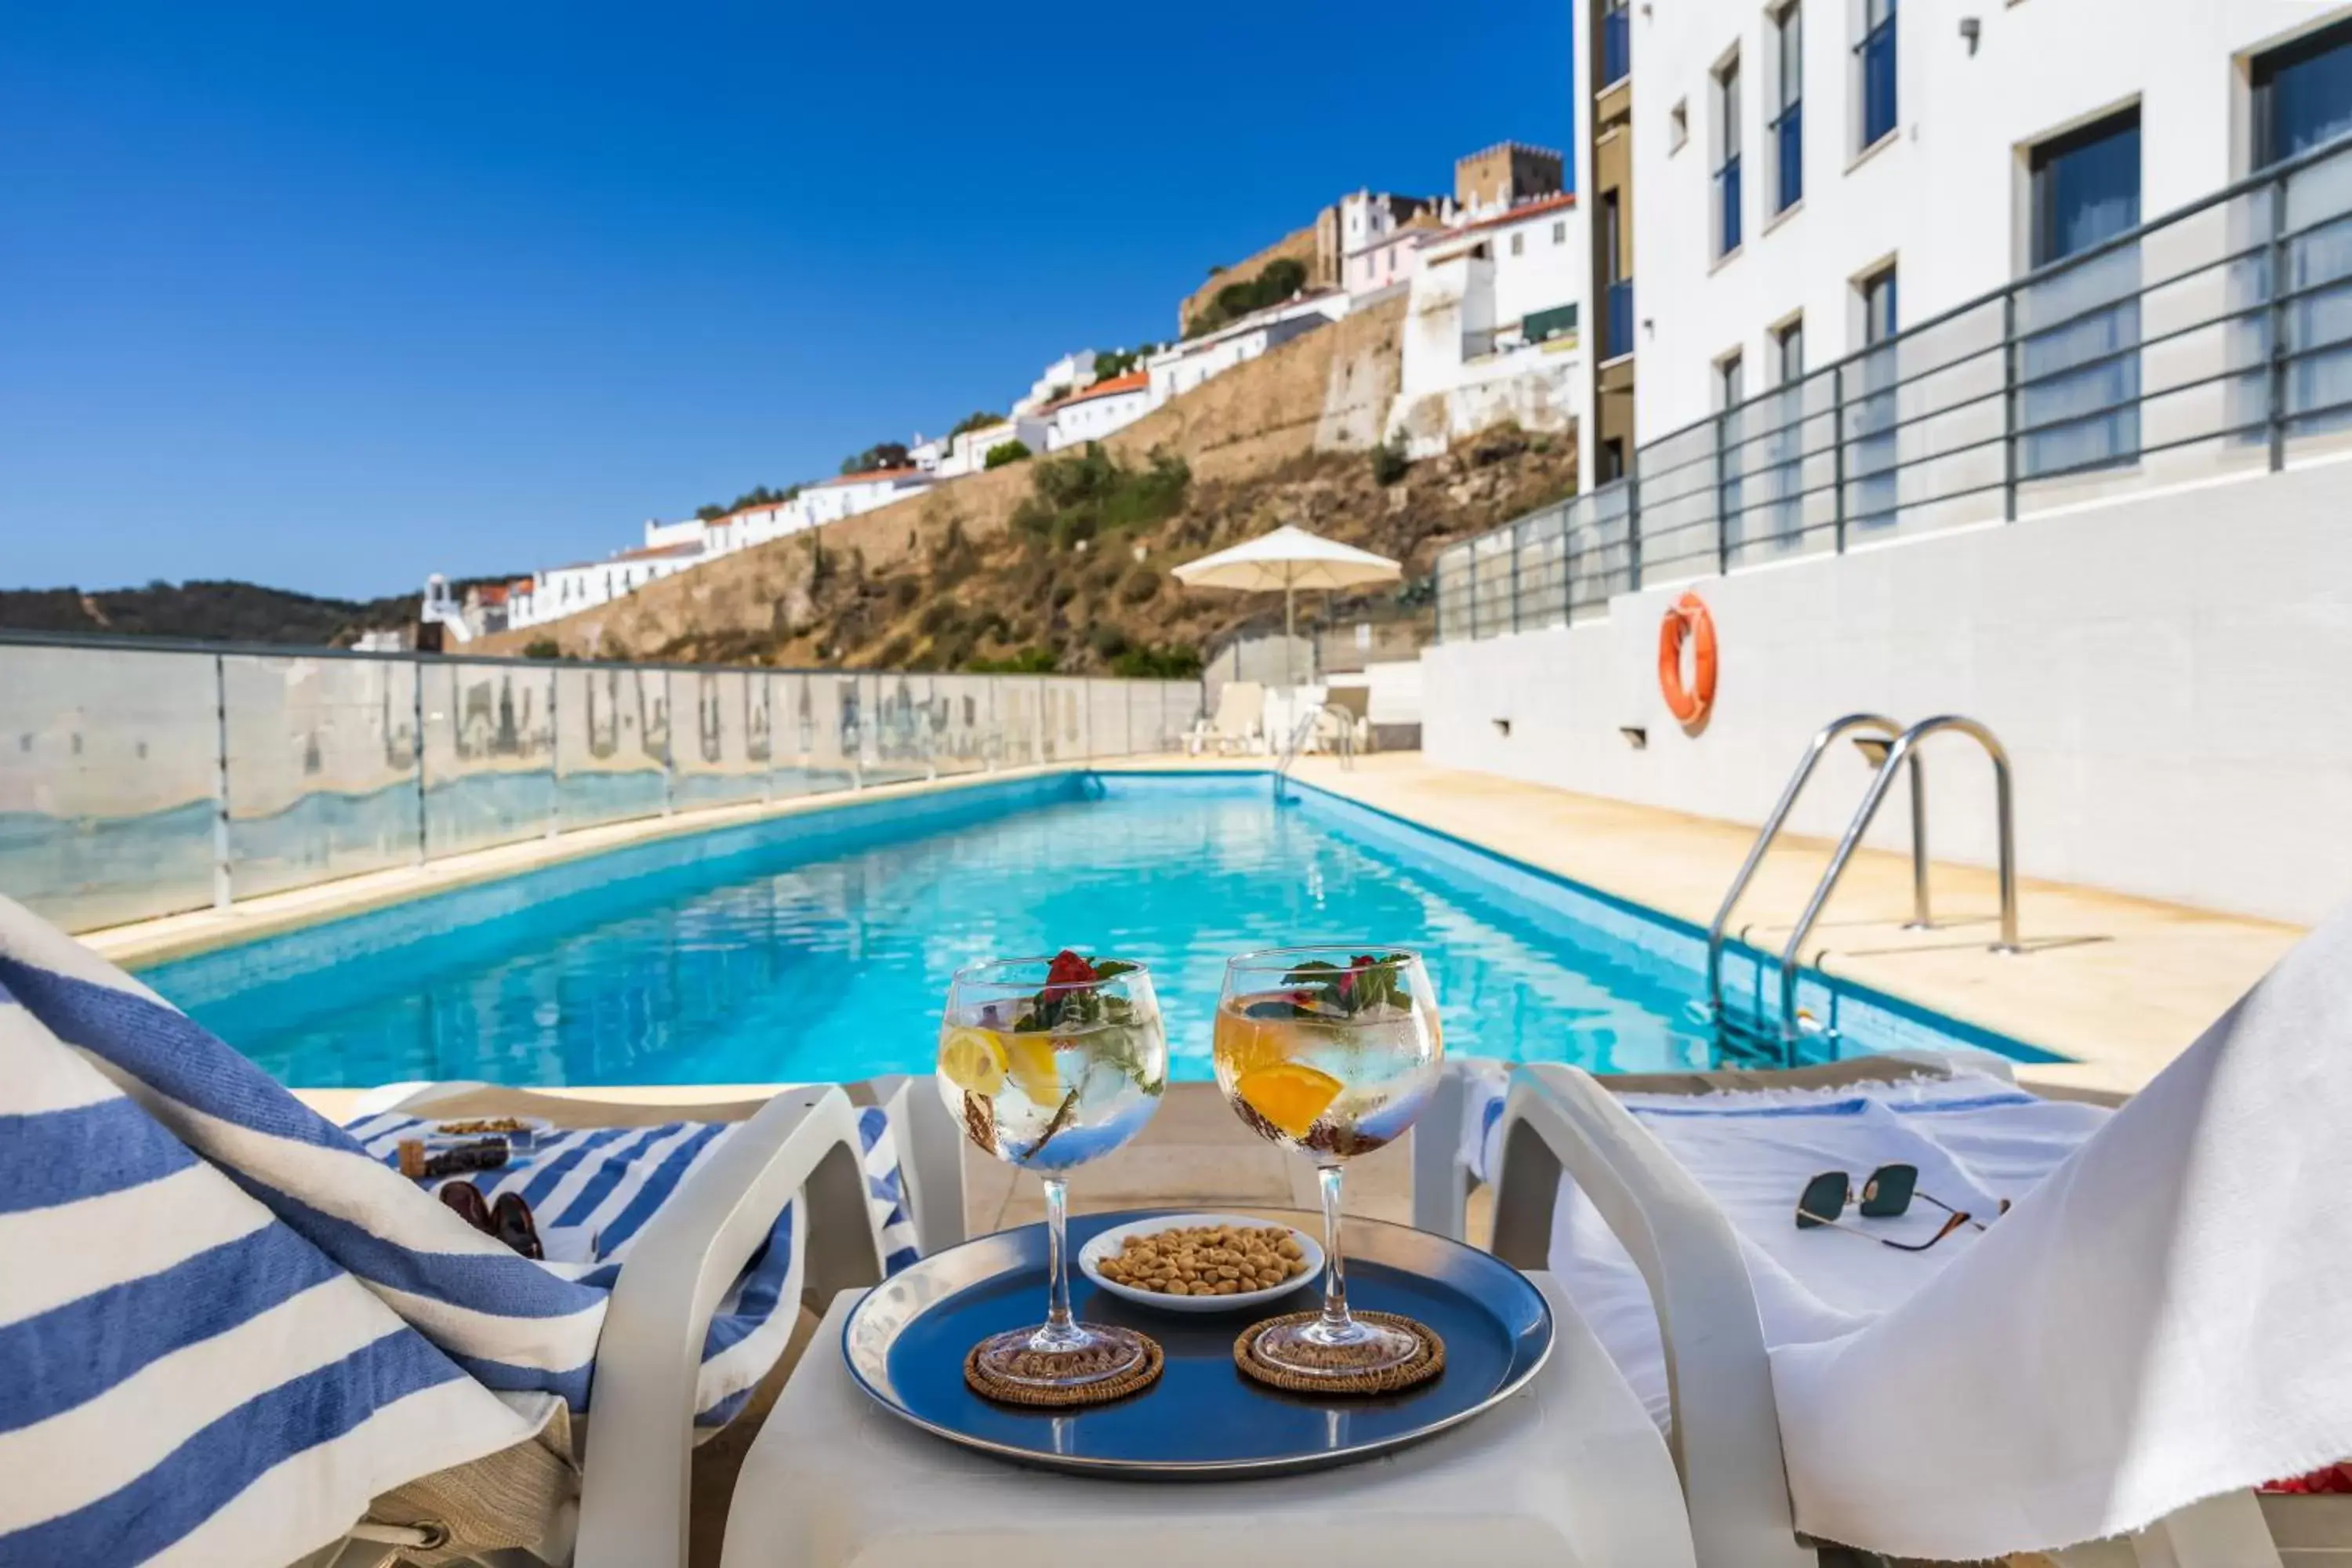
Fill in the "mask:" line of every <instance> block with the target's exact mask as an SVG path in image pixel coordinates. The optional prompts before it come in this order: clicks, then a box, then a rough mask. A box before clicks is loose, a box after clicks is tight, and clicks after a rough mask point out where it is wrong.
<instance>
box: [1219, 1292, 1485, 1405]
mask: <svg viewBox="0 0 2352 1568" xmlns="http://www.w3.org/2000/svg"><path fill="white" fill-rule="evenodd" d="M1322 1315H1323V1314H1322V1313H1320V1312H1292V1313H1290V1314H1288V1315H1287V1316H1286V1317H1280V1318H1268V1319H1266V1320H1265V1321H1264V1322H1262V1323H1252V1324H1251V1325H1250V1326H1249V1327H1248V1328H1246V1329H1244V1330H1243V1331H1242V1335H1241V1338H1239V1339H1237V1340H1235V1341H1234V1365H1235V1366H1237V1367H1239V1368H1241V1370H1242V1374H1243V1375H1244V1376H1245V1377H1248V1378H1250V1379H1252V1380H1254V1381H1255V1382H1258V1383H1263V1384H1265V1385H1266V1386H1267V1387H1268V1388H1279V1389H1281V1390H1282V1391H1283V1392H1285V1393H1286V1394H1402V1393H1403V1392H1404V1391H1405V1390H1406V1389H1408V1388H1418V1387H1420V1386H1421V1385H1422V1384H1424V1383H1427V1382H1428V1381H1429V1380H1430V1379H1431V1378H1433V1377H1435V1376H1436V1375H1437V1374H1438V1373H1441V1372H1444V1370H1445V1342H1444V1340H1442V1339H1439V1338H1438V1337H1437V1331H1436V1330H1434V1329H1433V1328H1431V1327H1430V1326H1429V1325H1428V1324H1427V1323H1423V1322H1418V1321H1414V1320H1413V1319H1412V1318H1407V1317H1401V1316H1399V1315H1398V1314H1397V1313H1394V1312H1358V1313H1357V1314H1356V1316H1357V1317H1358V1318H1359V1319H1360V1320H1361V1321H1364V1322H1367V1323H1378V1324H1380V1325H1381V1327H1382V1328H1384V1329H1396V1330H1399V1331H1402V1332H1404V1333H1408V1334H1411V1335H1412V1336H1413V1338H1415V1339H1417V1340H1419V1341H1420V1342H1421V1353H1420V1354H1418V1355H1416V1356H1414V1357H1413V1358H1412V1360H1411V1361H1409V1362H1406V1363H1404V1364H1403V1365H1402V1366H1391V1367H1387V1368H1384V1369H1382V1370H1381V1371H1378V1372H1355V1373H1351V1372H1349V1371H1347V1370H1346V1368H1345V1363H1338V1364H1336V1365H1335V1366H1334V1368H1333V1370H1332V1371H1331V1372H1330V1373H1325V1374H1324V1375H1322V1376H1320V1377H1303V1376H1301V1375H1300V1374H1298V1373H1295V1372H1291V1371H1288V1370H1286V1368H1283V1367H1278V1366H1273V1365H1269V1364H1268V1363H1265V1362H1264V1361H1262V1360H1260V1359H1259V1358H1258V1354H1257V1341H1258V1336H1259V1335H1260V1334H1263V1333H1265V1331H1267V1330H1268V1329H1277V1328H1280V1327H1282V1326H1283V1325H1284V1324H1286V1323H1307V1322H1312V1321H1315V1320H1316V1319H1317V1318H1319V1317H1321V1316H1322Z"/></svg>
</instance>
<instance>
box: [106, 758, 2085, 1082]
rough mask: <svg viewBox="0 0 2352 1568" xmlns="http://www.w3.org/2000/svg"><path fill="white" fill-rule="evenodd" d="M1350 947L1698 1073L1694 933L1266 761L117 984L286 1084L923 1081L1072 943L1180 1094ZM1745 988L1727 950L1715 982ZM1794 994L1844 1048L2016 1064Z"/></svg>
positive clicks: (787, 823)
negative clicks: (971, 1027) (1123, 992)
mask: <svg viewBox="0 0 2352 1568" xmlns="http://www.w3.org/2000/svg"><path fill="white" fill-rule="evenodd" d="M1350 941H1362V942H1377V943H1380V944H1383V945H1396V946H1410V947H1416V948H1419V949H1421V950H1423V952H1425V953H1426V954H1428V956H1429V959H1430V968H1431V973H1432V977H1433V980H1434V981H1435V983H1436V985H1437V989H1438V994H1439V997H1440V999H1441V1003H1442V1005H1443V1009H1444V1021H1445V1032H1446V1044H1447V1047H1448V1048H1449V1050H1453V1051H1455V1052H1462V1053H1470V1054H1475V1055H1480V1056H1488V1057H1496V1058H1503V1059H1505V1060H1511V1061H1519V1060H1549V1061H1570V1062H1575V1063H1577V1064H1579V1065H1581V1066H1585V1067H1589V1068H1592V1069H1594V1070H1596V1071H1647V1070H1658V1069H1663V1068H1686V1067H1705V1066H1709V1065H1712V1051H1711V1041H1712V1036H1711V1033H1710V1031H1708V1030H1707V1029H1706V1027H1705V1026H1703V1025H1701V1024H1700V1023H1699V1022H1698V1021H1697V1019H1696V1014H1695V1013H1694V1011H1693V1010H1692V1008H1691V1005H1690V1004H1691V1001H1692V999H1693V998H1694V997H1695V996H1696V994H1697V992H1698V986H1699V973H1698V967H1697V965H1698V961H1699V955H1700V953H1701V952H1703V939H1702V938H1701V936H1700V934H1699V933H1697V932H1696V931H1693V930H1692V929H1691V928H1689V927H1688V926H1686V925H1684V924H1682V923H1680V922H1676V921H1667V920H1664V919H1663V918H1662V917H1658V916H1655V915H1652V914H1649V913H1648V912H1646V911H1643V910H1638V909H1636V908H1634V907H1633V906H1631V905H1627V904H1623V903H1622V902H1620V901H1618V900H1609V899H1606V898H1603V897H1601V895H1598V894H1596V893H1593V892H1591V891H1590V890H1589V889H1580V888H1577V887H1576V886H1575V885H1573V884H1570V883H1567V882H1564V881H1562V880H1560V879H1557V878H1551V877H1549V876H1547V875H1545V874H1543V873H1539V872H1536V871H1533V870H1531V869H1529V868H1526V867H1523V866H1519V865H1517V863H1515V862H1511V861H1507V860H1504V859H1502V858H1497V857H1495V856H1491V855H1487V854H1485V853H1484V852H1481V851H1478V850H1476V849H1474V848H1472V847H1468V846H1466V845H1464V844H1462V843H1460V842H1458V841H1456V840H1454V839H1450V838H1447V837H1444V836H1442V835H1438V834H1433V833H1430V832H1427V831H1424V830H1422V829H1419V828H1416V827H1413V826H1411V825H1408V824H1405V823H1403V822H1401V821H1400V820H1398V819H1396V818H1394V817H1391V816H1385V815H1383V814H1381V813H1379V812H1376V811H1372V810H1370V809H1369V808H1366V807H1364V806H1360V805H1355V804H1353V803H1350V802H1348V801H1345V800H1343V799H1341V798H1339V797H1338V796H1336V795H1328V794H1326V793H1324V792H1322V791H1318V790H1315V789H1311V788H1306V787H1297V788H1295V789H1294V790H1293V792H1292V798H1291V799H1290V800H1288V801H1286V802H1281V803H1277V801H1276V799H1275V796H1274V792H1273V789H1272V787H1271V785H1270V783H1269V780H1268V778H1267V776H1266V775H1265V774H1263V773H1256V774H1223V775H1218V774H1208V775H1202V774H1191V775H1177V774H1131V773H1106V774H1094V773H1061V774H1053V775H1046V776H1043V777H1030V778H1023V779H1016V780H1005V781H997V782H992V783H987V784H978V785H974V786H971V787H968V788H963V789H958V790H951V791H942V792H938V793H934V794H928V795H915V796H908V797H898V798H887V799H886V798H877V799H873V800H869V801H863V802H855V803H851V804H848V805H842V806H837V807H833V808H830V809H825V810H821V811H813V812H808V813H804V814H801V815H796V816H786V817H779V818H774V819H771V820H769V821H765V822H761V823H756V824H751V825H747V826H737V827H731V828H726V829H721V830H719V831H715V832H710V833H705V834H699V835H695V836H691V837H679V838H672V839H667V840H662V841H659V842H656V843H652V844H646V845H642V846H638V847H633V848H629V849H625V850H620V851H616V852H614V853H611V854H606V855H601V856H597V857H594V858H587V859H582V860H575V861H572V862H568V863H565V864H562V865H559V866H554V867H550V868H545V869H542V870H539V871H534V872H531V873H529V874H527V875H524V876H520V877H516V878H512V879H507V880H504V881H499V882H494V883H489V884H486V885H483V886H479V887H476V888H470V889H462V890H458V891H454V892H450V893H445V894H440V895H436V896H435V897H432V898H429V899H423V900H416V901H414V902H411V903H407V904H403V905H399V906H396V907H394V908H391V909H387V910H378V911H374V912H372V913H368V914H363V915H359V916H355V917H352V918H350V919H346V920H341V921H332V922H330V923H327V924H322V925H319V926H315V927H311V928H309V929H306V930H302V931H294V932H290V933H288V934H285V935H282V936H278V937H273V938H269V939H267V940H264V941H260V942H252V943H247V944H246V945H244V946H241V947H236V948H230V949H226V950H222V951H219V952H211V953H205V954H202V955H199V956H196V957H193V958H187V959H183V960H179V961H176V962H173V963H165V964H163V965H160V966H157V967H155V968H153V969H151V970H149V971H147V972H145V973H144V974H143V975H142V978H144V979H145V980H146V981H147V983H148V984H152V985H153V986H154V987H155V988H156V989H157V990H158V991H160V992H161V993H163V995H165V996H166V997H169V998H170V999H171V1000H173V1002H175V1003H177V1004H178V1005H181V1006H183V1007H184V1008H186V1009H187V1010H188V1011H189V1012H190V1013H192V1014H193V1015H194V1016H195V1017H196V1018H197V1019H198V1020H199V1021H200V1022H202V1023H204V1024H205V1026H207V1027H209V1028H211V1029H212V1030H213V1031H214V1032H215V1033H216V1034H218V1035H219V1036H221V1037H223V1038H224V1039H226V1040H227V1041H229V1042H230V1043H231V1044H232V1045H235V1046H236V1047H238V1048H239V1049H241V1050H243V1051H244V1052H246V1053H247V1055H248V1056H250V1057H252V1058H254V1059H255V1060H257V1062H259V1063H260V1064H261V1065H262V1066H263V1067H264V1068H267V1069H268V1071H269V1072H270V1073H272V1074H273V1075H274V1076H276V1077H277V1078H278V1079H281V1080H282V1081H284V1082H287V1083H289V1084H293V1085H297V1086H299V1087H303V1088H331V1087H342V1086H364V1085H373V1084H378V1083H385V1082H392V1081H397V1080H402V1079H489V1080H492V1081H495V1082H499V1083H506V1084H513V1085H531V1086H549V1085H560V1084H587V1085H593V1084H659V1083H768V1082H784V1081H805V1080H814V1079H856V1078H863V1077H866V1076H868V1075H871V1074H875V1073H881V1072H898V1071H928V1070H929V1067H930V1063H931V1057H932V1050H933V1046H934V1043H935V1037H936V1032H937V1028H938V1018H939V1009H940V1002H941V1000H942V998H943V997H944V995H945V993H946V989H947V982H948V976H949V974H950V973H951V972H952V971H953V970H955V969H956V968H957V967H959V966H960V965H962V964H965V963H972V962H975V961H977V960H980V959H982V958H989V957H996V956H1006V955H1014V954H1025V953H1037V952H1052V951H1054V950H1055V949H1056V948H1058V947H1061V946H1065V945H1067V946H1075V947H1078V948H1080V949H1083V950H1087V951H1089V952H1097V953H1105V952H1109V953H1117V954H1118V955H1120V956H1123V957H1128V958H1134V959H1139V960H1141V961H1143V962H1144V963H1149V964H1150V965H1151V966H1152V969H1153V970H1154V972H1155V974H1156V977H1157V980H1158V984H1159V987H1160V998H1161V1003H1162V1007H1163V1010H1164V1012H1165V1013H1166V1015H1167V1018H1168V1024H1169V1045H1170V1051H1171V1071H1172V1072H1173V1073H1174V1074H1175V1076H1177V1077H1178V1078H1180V1079H1205V1078H1207V1077H1209V1076H1210V1073H1209V1031H1210V1023H1211V1018H1212V1016H1213V1011H1214V1008H1215V1005H1216V999H1217V990H1218V984H1219V982H1220V979H1221V978H1222V973H1223V961H1224V960H1225V958H1226V957H1228V956H1230V955H1231V954H1233V953H1235V952H1245V951H1248V950H1250V949H1253V948H1260V947H1267V946H1274V945H1278V944H1284V943H1290V942H1350ZM1744 962H1745V961H1744V960H1742V961H1741V963H1744ZM1741 963H1735V965H1734V967H1733V969H1732V971H1731V975H1732V983H1733V984H1734V986H1735V987H1736V986H1738V984H1740V983H1741V980H1742V977H1743V975H1744V974H1745V973H1746V970H1745V969H1743V968H1742V967H1741ZM1813 990H1814V994H1812V996H1811V1005H1812V1006H1813V1008H1814V1010H1815V1012H1816V1014H1817V1016H1835V1017H1836V1019H1837V1022H1838V1024H1839V1026H1840V1028H1841V1029H1842V1031H1843V1034H1844V1036H1845V1037H1846V1041H1847V1044H1848V1048H1853V1047H1862V1048H1878V1047H1886V1046H1890V1045H1896V1044H1936V1043H1947V1044H1948V1043H1962V1044H1971V1045H1977V1046H1979V1047H1983V1046H1990V1047H1992V1048H1995V1049H2010V1050H2011V1054H2017V1055H2034V1054H2038V1053H2031V1052H2027V1051H2025V1050H2023V1049H2022V1048H2021V1047H2013V1043H2011V1042H2005V1041H2001V1040H1999V1039H1997V1038H1992V1037H1982V1036H1980V1035H1979V1034H1978V1033H1977V1032H1975V1031H1968V1030H1965V1029H1962V1028H1960V1026H1955V1025H1951V1024H1950V1023H1949V1021H1948V1020H1942V1019H1937V1018H1935V1017H1933V1016H1927V1015H1920V1014H1917V1013H1916V1012H1912V1011H1908V1010H1906V1009H1904V1008H1903V1007H1902V1006H1901V1005H1900V1004H1895V1003H1893V1002H1891V1001H1890V1000H1888V999H1886V998H1883V997H1874V996H1871V995H1869V994H1860V993H1854V992H1852V991H1841V992H1836V993H1831V992H1828V991H1827V990H1826V988H1824V987H1822V986H1821V985H1819V984H1814V987H1813Z"/></svg>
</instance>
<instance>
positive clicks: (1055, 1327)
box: [1037, 1176, 1079, 1350]
mask: <svg viewBox="0 0 2352 1568" xmlns="http://www.w3.org/2000/svg"><path fill="white" fill-rule="evenodd" d="M1040 1180H1042V1181H1043V1182H1044V1183H1045V1270H1046V1274H1047V1276H1048V1278H1049V1279H1051V1280H1052V1284H1051V1285H1050V1287H1049V1290H1050V1294H1049V1295H1048V1296H1047V1298H1046V1302H1045V1327H1044V1328H1043V1329H1041V1330H1039V1331H1038V1332H1037V1340H1038V1346H1037V1348H1038V1349H1040V1350H1066V1349H1067V1348H1069V1345H1070V1342H1072V1341H1073V1340H1076V1339H1077V1338H1078V1337H1079V1336H1078V1331H1077V1327H1076V1324H1075V1323H1074V1322H1072V1321H1071V1319H1070V1263H1069V1249H1068V1248H1067V1247H1066V1246H1065V1245H1064V1243H1063V1234H1064V1231H1065V1229H1066V1226H1067V1224H1068V1203H1067V1199H1068V1196H1069V1183H1068V1181H1067V1179H1066V1178H1065V1177H1062V1176H1043V1177H1041V1178H1040Z"/></svg>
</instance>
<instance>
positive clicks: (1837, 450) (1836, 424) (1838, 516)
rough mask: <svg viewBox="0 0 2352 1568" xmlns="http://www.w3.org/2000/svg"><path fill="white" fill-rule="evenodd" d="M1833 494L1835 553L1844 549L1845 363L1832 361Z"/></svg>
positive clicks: (1831, 454) (1831, 448)
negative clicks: (1834, 504)
mask: <svg viewBox="0 0 2352 1568" xmlns="http://www.w3.org/2000/svg"><path fill="white" fill-rule="evenodd" d="M1830 431H1831V437H1830V461H1831V470H1830V494H1831V497H1832V499H1833V500H1835V501H1836V503H1837V504H1836V507H1835V509H1834V510H1833V512H1832V517H1833V518H1834V522H1833V524H1832V526H1833V527H1834V528H1835V530H1836V533H1835V539H1834V542H1835V543H1836V546H1837V549H1836V553H1837V554H1840V555H1843V554H1844V553H1845V366H1844V365H1843V364H1838V365H1833V366H1832V367H1831V370H1830Z"/></svg>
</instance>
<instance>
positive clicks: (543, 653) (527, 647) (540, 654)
mask: <svg viewBox="0 0 2352 1568" xmlns="http://www.w3.org/2000/svg"><path fill="white" fill-rule="evenodd" d="M522 656H523V658H562V657H563V649H562V646H561V645H559V644H558V643H557V642H556V640H555V639H554V638H553V637H533V638H531V639H530V641H529V642H527V643H525V644H523V645H522Z"/></svg>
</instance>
